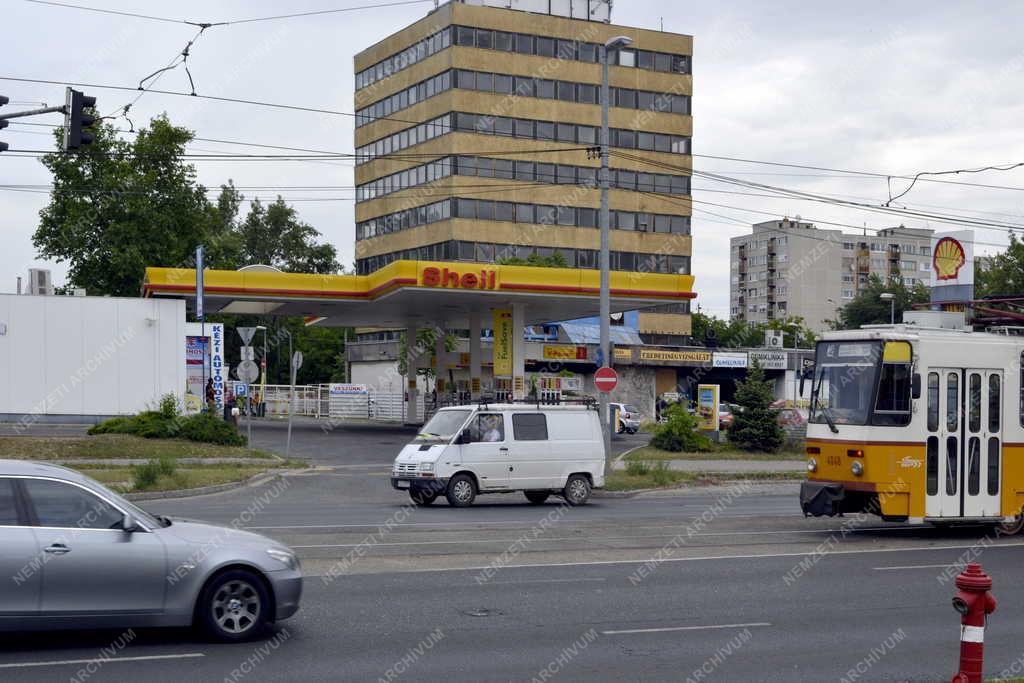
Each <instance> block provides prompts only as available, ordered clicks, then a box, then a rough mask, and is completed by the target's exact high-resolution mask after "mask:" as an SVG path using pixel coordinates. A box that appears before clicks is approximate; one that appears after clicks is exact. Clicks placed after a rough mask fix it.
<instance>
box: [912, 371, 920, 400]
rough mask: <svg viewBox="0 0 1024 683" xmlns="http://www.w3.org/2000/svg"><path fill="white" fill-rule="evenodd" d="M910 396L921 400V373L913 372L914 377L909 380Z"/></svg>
mask: <svg viewBox="0 0 1024 683" xmlns="http://www.w3.org/2000/svg"><path fill="white" fill-rule="evenodd" d="M910 396H911V397H912V398H915V399H918V398H921V373H920V372H915V373H914V376H913V377H911V378H910Z"/></svg>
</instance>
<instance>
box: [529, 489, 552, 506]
mask: <svg viewBox="0 0 1024 683" xmlns="http://www.w3.org/2000/svg"><path fill="white" fill-rule="evenodd" d="M550 495H551V494H550V493H548V492H547V491H526V500H528V501H530V502H531V503H533V504H534V505H540V504H541V503H543V502H544V501H545V500H547V499H548V496H550Z"/></svg>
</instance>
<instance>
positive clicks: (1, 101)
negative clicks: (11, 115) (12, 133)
mask: <svg viewBox="0 0 1024 683" xmlns="http://www.w3.org/2000/svg"><path fill="white" fill-rule="evenodd" d="M10 101H11V98H9V97H7V96H5V95H0V107H2V106H4V105H5V104H7V103H8V102H10ZM6 127H7V121H6V120H5V119H0V130H3V129H4V128H6ZM9 147H10V145H8V144H7V143H6V142H0V152H6V151H7V149H8V148H9Z"/></svg>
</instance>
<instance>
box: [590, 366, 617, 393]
mask: <svg viewBox="0 0 1024 683" xmlns="http://www.w3.org/2000/svg"><path fill="white" fill-rule="evenodd" d="M618 383H619V375H618V373H617V372H615V370H613V369H611V368H609V367H603V368H598V370H597V372H595V373H594V386H596V387H597V390H598V391H603V392H605V393H607V392H609V391H611V390H612V389H614V388H615V385H616V384H618Z"/></svg>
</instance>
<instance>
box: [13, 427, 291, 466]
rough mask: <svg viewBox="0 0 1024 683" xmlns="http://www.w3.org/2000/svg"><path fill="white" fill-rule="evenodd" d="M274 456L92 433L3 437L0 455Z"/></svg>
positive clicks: (39, 457)
mask: <svg viewBox="0 0 1024 683" xmlns="http://www.w3.org/2000/svg"><path fill="white" fill-rule="evenodd" d="M163 457H170V458H249V457H252V458H268V459H269V458H273V457H274V454H273V453H270V452H269V451H261V450H258V449H253V450H252V451H251V452H250V451H249V450H247V449H246V448H245V447H244V446H221V445H219V444H212V443H199V442H197V441H186V440H185V439H145V438H142V437H140V436H132V435H130V434H97V435H95V436H45V437H40V436H3V437H0V458H11V459H15V460H59V461H63V460H75V459H78V458H104V459H107V458H109V459H122V458H144V459H147V460H148V459H152V458H155V459H158V460H159V459H160V458H163Z"/></svg>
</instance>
